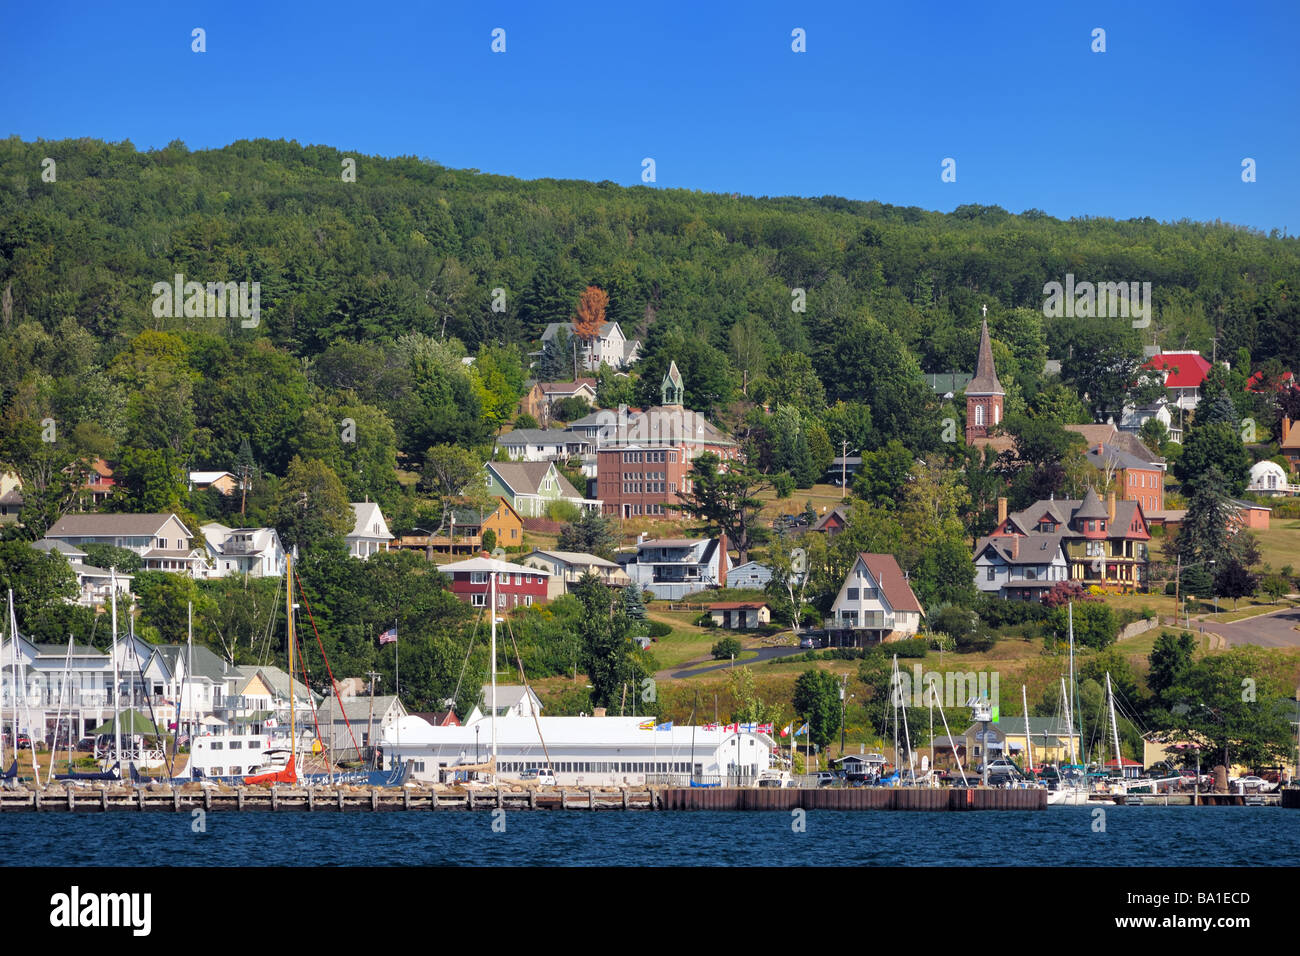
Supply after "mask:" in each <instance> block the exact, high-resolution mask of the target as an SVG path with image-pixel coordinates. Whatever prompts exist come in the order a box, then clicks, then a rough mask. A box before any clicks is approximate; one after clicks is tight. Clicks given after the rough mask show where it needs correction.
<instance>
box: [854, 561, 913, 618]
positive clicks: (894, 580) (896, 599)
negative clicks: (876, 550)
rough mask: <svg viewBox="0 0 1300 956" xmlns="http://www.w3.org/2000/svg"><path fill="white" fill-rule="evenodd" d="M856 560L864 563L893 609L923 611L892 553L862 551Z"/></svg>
mask: <svg viewBox="0 0 1300 956" xmlns="http://www.w3.org/2000/svg"><path fill="white" fill-rule="evenodd" d="M858 560H859V561H862V562H863V563H864V564H866V566H867V570H868V571H870V572H871V576H872V577H873V578H874V579H875V580H876V583H877V584H879V585H880V590H882V591H883V592H885V599H886V600H887V601H889V605H890V607H892V608H893V609H894V610H895V611H915V612H917V613H919V614H924V613H925V612H924V611H922V610H921V602H920V601H918V600H917V599H916V595H915V594H913V593H912V586H911V585H910V584H908V583H907V578H906V577H904V575H903V569H902V568H900V567H899V566H898V561H897V559H895V557H894V556H893V555H892V554H871V553H868V552H866V551H862V552H860V553H859V554H858Z"/></svg>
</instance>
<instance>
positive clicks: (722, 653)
mask: <svg viewBox="0 0 1300 956" xmlns="http://www.w3.org/2000/svg"><path fill="white" fill-rule="evenodd" d="M740 651H741V644H740V641H739V640H737V639H736V638H734V637H724V638H723V639H722V640H720V641H718V642H717V643H716V644H714V645H713V647H712V648H711V649H710V650H709V653H710V654H711V655H713V659H714V660H715V661H725V660H728V659H729V658H732V657H739V656H740Z"/></svg>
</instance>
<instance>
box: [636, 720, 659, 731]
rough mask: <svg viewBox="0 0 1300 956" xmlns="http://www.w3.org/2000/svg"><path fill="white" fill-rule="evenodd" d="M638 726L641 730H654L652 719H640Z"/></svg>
mask: <svg viewBox="0 0 1300 956" xmlns="http://www.w3.org/2000/svg"><path fill="white" fill-rule="evenodd" d="M638 726H640V728H641V729H642V730H654V729H655V722H654V720H653V719H651V720H646V721H642V722H641V723H640V724H639V725H638Z"/></svg>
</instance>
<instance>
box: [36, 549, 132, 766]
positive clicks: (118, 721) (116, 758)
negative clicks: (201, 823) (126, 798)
mask: <svg viewBox="0 0 1300 956" xmlns="http://www.w3.org/2000/svg"><path fill="white" fill-rule="evenodd" d="M109 574H110V575H111V578H110V595H111V597H112V601H113V605H112V616H113V735H114V738H115V741H116V743H115V744H114V749H113V765H112V766H111V767H104V766H101V767H100V769H99V770H91V771H88V772H81V771H77V770H73V769H72V768H71V767H69V768H68V772H67V773H56V774H55V775H54V779H55V780H121V779H122V714H121V707H120V706H119V705H120V703H121V700H120V699H119V687H118V674H117V569H116V568H110V569H109ZM68 646H69V653H71V638H69V642H68ZM104 762H105V763H107V762H108V761H107V760H105V761H104ZM131 766H132V768H134V766H135V765H134V764H131ZM53 767H54V757H53V755H52V754H51V756H50V768H51V769H53Z"/></svg>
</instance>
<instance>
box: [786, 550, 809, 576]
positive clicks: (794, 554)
mask: <svg viewBox="0 0 1300 956" xmlns="http://www.w3.org/2000/svg"><path fill="white" fill-rule="evenodd" d="M790 570H791V571H793V572H794V573H795V574H803V573H804V572H805V571H807V570H808V552H807V551H805V550H804V549H803V548H795V549H794V550H793V551H791V552H790Z"/></svg>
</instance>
